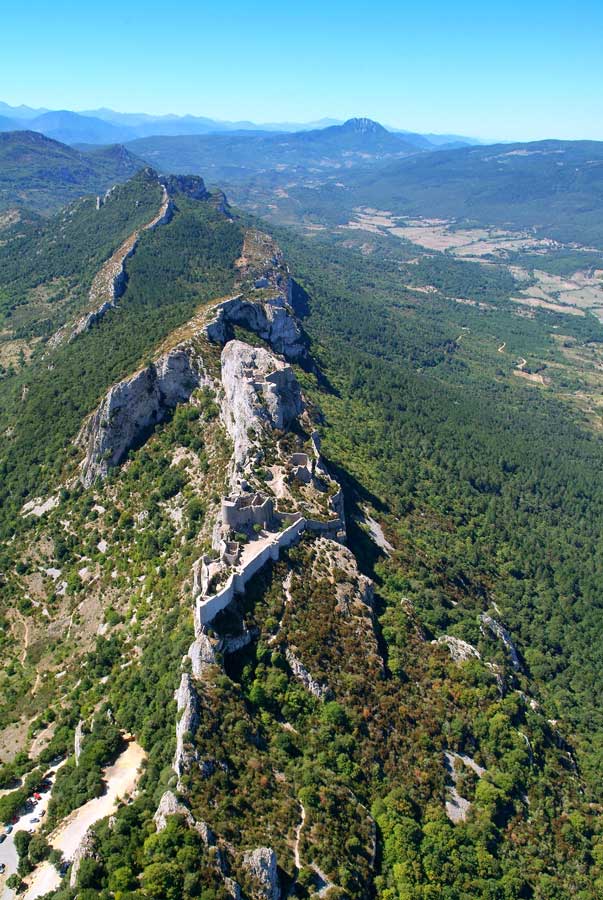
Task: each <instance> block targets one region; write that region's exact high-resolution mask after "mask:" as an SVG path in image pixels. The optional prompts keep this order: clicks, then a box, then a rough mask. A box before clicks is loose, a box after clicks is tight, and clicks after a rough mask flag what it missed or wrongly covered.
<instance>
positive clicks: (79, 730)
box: [73, 719, 84, 766]
mask: <svg viewBox="0 0 603 900" xmlns="http://www.w3.org/2000/svg"><path fill="white" fill-rule="evenodd" d="M83 737H84V723H83V722H82V720H81V719H80V720H79V721H78V723H77V725H76V727H75V736H74V740H73V750H74V753H75V764H76V766H77V765H79V762H80V754H81V752H82V740H83Z"/></svg>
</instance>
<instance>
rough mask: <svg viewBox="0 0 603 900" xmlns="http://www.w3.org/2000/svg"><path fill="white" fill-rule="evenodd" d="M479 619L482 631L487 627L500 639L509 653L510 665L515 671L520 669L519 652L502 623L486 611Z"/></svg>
mask: <svg viewBox="0 0 603 900" xmlns="http://www.w3.org/2000/svg"><path fill="white" fill-rule="evenodd" d="M480 621H481V623H482V631H484V628H487V629H488V630H489V631H490V632H491V633H492V634H493V635H494V636H495V637H497V638H498V639H499V640H500V641H502V643H503V644H504V646H505V647H506V649H507V651H508V653H509V657H510V659H511V665H512V666H513V668H514V669H515V671H516V672H519V671H520V670H521V663H520V661H519V654H518V652H517V649H516V647H515V644H514V643H513V640H512V638H511V635H510V634H509V632H508V631H507V629H506V628H505V627H504V625H501V624H500V622H497V621H496V619H493V618H492V616H489V615H488V614H487V613H482V614H481V616H480ZM484 633H485V631H484Z"/></svg>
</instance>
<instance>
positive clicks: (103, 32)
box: [0, 0, 603, 140]
mask: <svg viewBox="0 0 603 900" xmlns="http://www.w3.org/2000/svg"><path fill="white" fill-rule="evenodd" d="M0 99H2V100H4V101H5V102H7V103H11V104H19V103H26V104H28V105H30V106H46V107H49V108H52V109H65V108H66V109H86V108H88V109H89V108H94V107H99V106H109V107H112V108H113V109H118V110H120V111H128V112H139V111H144V112H152V113H167V112H174V113H186V112H190V113H193V114H196V115H206V116H211V117H214V118H221V119H252V120H254V121H258V122H261V121H279V120H280V121H282V120H289V121H308V120H312V119H317V118H320V117H323V116H332V117H335V118H347V117H349V116H354V115H366V116H370V117H372V118H374V119H377V120H379V121H381V122H384V123H388V124H390V125H394V126H398V127H402V128H408V129H411V130H418V131H438V132H456V133H461V134H470V135H477V136H481V137H484V138H503V139H504V138H506V139H526V140H527V139H535V138H541V137H564V138H597V139H603V3H602V2H601V0H596V2H595V0H587V2H583V0H575V2H574V3H572V2H570V0H565V2H559V0H548V2H544V0H523V2H518V0H506V2H505V0H498V2H496V3H487V2H484V0H479V2H478V0H456V2H454V0H431V2H430V0H423V2H419V0H417V2H412V3H407V2H404V0H399V2H394V0H391V2H390V0H372V2H367V3H359V2H356V0H350V2H346V3H344V2H341V0H305V2H303V0H302V2H297V3H291V2H287V0H279V2H274V0H260V2H256V3H242V2H240V0H231V2H221V3H220V2H215V0H214V2H212V3H208V2H206V0H203V2H194V0H184V2H180V3H175V2H172V3H157V2H154V0H149V2H144V3H143V2H141V0H123V2H115V0H104V2H96V3H94V2H90V0H82V2H81V3H74V2H67V0H56V2H48V0H43V2H41V0H21V2H18V0H7V2H6V3H5V4H4V5H3V8H2V13H1V15H0Z"/></svg>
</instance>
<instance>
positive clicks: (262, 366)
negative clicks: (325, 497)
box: [221, 341, 303, 466]
mask: <svg viewBox="0 0 603 900" xmlns="http://www.w3.org/2000/svg"><path fill="white" fill-rule="evenodd" d="M221 364H222V386H223V388H224V400H223V403H222V419H223V422H224V425H225V427H226V429H227V431H228V432H229V434H230V436H231V437H232V440H233V443H234V458H235V461H236V464H237V465H239V466H240V465H241V464H242V463H243V462H244V460H245V458H246V456H247V454H248V453H249V449H250V447H251V445H252V444H253V442H254V441H257V440H258V438H260V437H261V433H262V430H263V429H264V428H268V429H275V428H276V429H280V430H282V429H285V428H287V427H288V426H289V425H290V424H291V423H292V422H293V421H294V419H295V418H296V417H297V416H298V415H300V413H301V412H302V409H303V403H302V398H301V392H300V389H299V384H298V382H297V378H296V377H295V374H294V373H293V370H292V369H291V368H290V367H289V366H287V365H285V364H284V363H283V362H282V361H281V360H279V359H277V358H276V357H275V356H274V355H273V354H271V353H269V352H268V351H267V350H264V349H262V348H261V347H250V346H249V345H248V344H244V343H243V342H242V341H229V342H228V343H227V344H226V346H225V347H224V350H223V351H222V359H221Z"/></svg>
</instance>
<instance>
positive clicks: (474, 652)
mask: <svg viewBox="0 0 603 900" xmlns="http://www.w3.org/2000/svg"><path fill="white" fill-rule="evenodd" d="M432 643H434V644H445V645H446V646H447V647H448V650H449V651H450V655H451V657H452V659H453V660H454V662H465V661H466V660H468V659H481V656H480V652H479V650H478V649H477V648H476V647H474V646H473V644H470V643H469V642H468V641H463V640H461V638H457V637H454V636H453V635H452V634H443V635H441V636H440V637H439V638H438V639H437V641H432Z"/></svg>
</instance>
